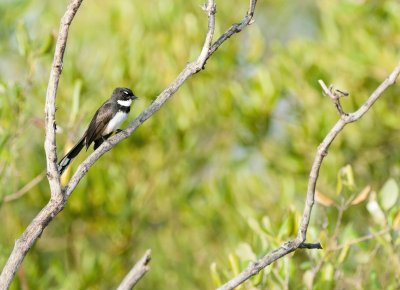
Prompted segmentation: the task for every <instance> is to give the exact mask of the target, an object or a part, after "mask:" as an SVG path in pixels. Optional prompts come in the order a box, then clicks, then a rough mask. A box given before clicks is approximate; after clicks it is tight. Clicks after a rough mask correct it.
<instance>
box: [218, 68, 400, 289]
mask: <svg viewBox="0 0 400 290" xmlns="http://www.w3.org/2000/svg"><path fill="white" fill-rule="evenodd" d="M399 74H400V64H398V65H397V67H396V68H395V69H394V70H393V71H392V73H391V74H390V75H389V76H388V77H387V78H386V79H385V80H384V81H383V82H382V83H381V84H380V85H379V86H378V88H377V89H376V90H375V91H374V92H373V93H372V94H371V95H370V96H369V98H368V99H367V100H366V101H365V103H364V104H363V105H362V106H361V107H360V108H359V109H358V110H357V111H355V112H354V113H351V114H347V115H343V116H341V118H340V119H339V120H338V121H337V122H336V124H335V125H334V126H333V128H332V129H331V130H330V131H329V133H328V134H327V135H326V137H325V138H324V140H323V141H322V143H321V144H320V145H319V146H318V149H317V152H316V154H315V157H314V162H313V164H312V167H311V172H310V176H309V179H308V187H307V197H306V202H305V207H304V212H303V215H302V217H301V221H300V226H299V231H298V233H297V237H296V239H295V240H292V241H288V242H286V243H284V244H283V245H282V246H280V247H279V248H277V249H275V250H273V251H272V252H271V253H269V254H267V255H265V256H264V257H262V258H261V259H259V260H258V261H256V262H254V263H252V264H251V265H250V266H249V267H247V268H246V269H245V270H243V271H242V272H241V273H239V274H238V275H237V276H236V277H234V278H233V279H231V280H230V281H228V282H226V283H225V284H224V285H222V286H220V287H219V288H218V290H228V289H233V288H235V287H237V286H238V285H240V284H242V283H243V282H244V281H246V280H248V279H249V278H251V277H252V276H254V275H256V274H257V273H259V272H260V271H261V270H262V269H264V268H265V267H267V266H268V265H270V264H271V263H273V262H274V261H276V260H278V259H280V258H281V257H283V256H286V255H287V254H289V253H291V252H294V251H295V250H296V249H298V248H299V246H300V245H301V244H302V243H304V241H305V239H306V236H307V229H308V225H309V223H310V218H311V212H312V208H313V205H314V201H315V187H316V184H317V180H318V175H319V170H320V168H321V164H322V161H323V159H324V157H325V156H326V155H327V154H328V148H329V146H330V145H331V144H332V142H333V140H334V139H335V138H336V136H337V135H339V133H340V132H341V131H342V130H343V128H344V127H345V126H346V125H347V124H349V123H352V122H355V121H357V120H359V119H360V118H361V117H362V116H363V115H364V114H365V113H366V112H367V111H368V110H369V109H370V108H371V107H372V105H373V104H374V103H375V102H376V100H377V99H378V98H379V97H380V96H381V95H382V93H383V92H384V91H385V90H386V89H387V88H388V87H390V86H391V85H393V84H394V83H395V81H396V79H397V77H398V76H399Z"/></svg>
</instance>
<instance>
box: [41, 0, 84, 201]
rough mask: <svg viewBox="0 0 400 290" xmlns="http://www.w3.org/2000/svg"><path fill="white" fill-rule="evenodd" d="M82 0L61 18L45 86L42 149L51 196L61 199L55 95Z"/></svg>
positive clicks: (69, 6)
mask: <svg viewBox="0 0 400 290" xmlns="http://www.w3.org/2000/svg"><path fill="white" fill-rule="evenodd" d="M81 3H82V0H73V1H71V3H70V4H69V5H68V8H67V10H66V12H65V14H64V16H63V17H62V18H61V23H60V30H59V33H58V37H57V42H56V49H55V52H54V59H53V65H52V68H51V72H50V79H49V83H48V86H47V93H46V104H45V128H46V139H45V142H44V149H45V151H46V162H47V178H48V180H49V184H50V191H51V198H53V199H59V200H62V199H63V197H62V192H61V183H60V176H59V174H58V171H57V151H56V149H57V147H56V126H57V125H56V120H55V113H56V95H57V89H58V82H59V81H60V75H61V72H62V68H63V61H64V52H65V47H66V45H67V39H68V30H69V26H70V25H71V23H72V20H73V19H74V16H75V14H76V12H77V11H78V9H79V7H80V5H81Z"/></svg>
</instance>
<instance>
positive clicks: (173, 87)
mask: <svg viewBox="0 0 400 290" xmlns="http://www.w3.org/2000/svg"><path fill="white" fill-rule="evenodd" d="M81 2H82V0H73V1H72V2H71V4H70V5H69V6H68V8H67V11H66V13H65V14H64V16H63V18H62V20H61V25H60V33H59V37H58V39H57V44H56V51H55V55H54V63H53V67H52V71H51V74H50V80H49V86H48V89H47V95H46V141H45V150H46V157H47V168H48V169H47V176H48V179H49V184H50V189H51V200H50V201H49V202H48V204H47V205H46V206H45V207H44V208H43V209H42V210H41V211H40V212H39V214H38V215H37V216H36V217H35V218H34V219H33V221H32V222H31V223H30V224H29V226H28V227H27V229H26V230H25V232H24V233H23V234H22V236H21V237H20V238H19V239H18V240H17V241H16V242H15V245H14V249H13V251H12V253H11V255H10V257H9V258H8V261H7V263H6V265H5V266H4V268H3V271H2V273H1V275H0V290H2V289H8V288H9V286H10V284H11V281H12V279H13V278H14V276H15V273H16V271H17V270H18V268H19V267H20V265H21V263H22V261H23V259H24V257H25V256H26V254H27V253H28V251H29V250H30V248H31V247H32V245H33V243H34V242H35V241H36V240H37V239H38V237H39V236H40V235H41V234H42V232H43V230H44V229H45V228H46V227H47V225H48V224H49V223H50V222H51V221H52V220H53V219H54V218H55V217H56V215H57V214H58V213H59V212H60V211H61V210H62V209H63V208H64V207H65V205H66V203H67V200H68V198H69V196H70V195H71V193H72V191H73V190H74V189H75V188H76V186H77V185H78V183H79V181H80V180H81V179H82V178H83V177H84V176H85V174H86V172H87V171H88V170H89V168H90V167H91V166H92V165H93V164H94V162H95V161H96V160H97V159H99V158H100V157H101V156H102V155H104V154H105V153H106V152H108V151H110V150H111V149H112V147H114V146H115V145H116V144H118V143H119V142H121V141H122V140H123V139H125V138H127V137H129V136H130V135H131V134H132V133H133V132H134V131H135V130H136V129H137V128H138V127H139V126H140V125H141V124H142V123H143V122H145V121H146V120H147V119H148V118H150V117H151V116H152V115H154V114H155V113H156V112H157V111H158V110H159V109H160V108H161V106H163V105H164V104H165V102H166V101H167V100H168V99H169V98H171V97H172V96H173V95H174V94H175V93H176V91H177V90H178V89H179V88H180V87H181V86H182V85H183V83H184V82H185V81H186V80H187V79H188V78H189V77H191V76H192V75H194V74H196V73H198V72H199V71H201V70H202V69H203V68H204V65H205V63H206V61H207V59H208V58H209V57H210V56H211V55H212V54H213V53H214V52H215V51H216V49H217V48H218V47H219V46H220V45H221V44H222V43H223V42H224V41H225V40H227V39H228V38H229V37H230V36H232V35H233V34H235V33H238V32H240V31H241V30H242V29H243V28H244V27H245V26H246V25H248V24H250V22H251V20H252V17H253V14H254V9H255V5H256V0H252V1H250V8H249V11H248V12H247V14H246V16H245V18H244V19H243V20H242V21H241V22H240V23H239V24H234V25H232V26H231V28H229V29H228V30H227V31H226V32H225V33H224V34H223V35H221V36H220V37H219V38H218V40H217V41H216V42H214V43H213V44H212V45H211V43H212V38H213V35H214V29H215V12H216V8H215V3H214V0H208V2H207V6H206V10H207V14H208V32H207V35H206V38H205V41H204V45H203V48H202V51H201V53H200V55H199V57H198V59H197V60H196V61H194V62H191V63H189V64H187V65H186V67H185V68H184V69H183V70H182V72H181V73H180V74H179V75H178V76H177V78H176V79H175V80H174V81H173V82H172V83H171V84H170V85H169V86H168V87H167V88H165V89H164V90H163V91H162V92H161V93H160V95H159V96H158V97H157V98H156V99H155V100H154V101H153V103H152V104H151V105H150V106H149V107H148V108H147V109H145V110H144V111H143V112H142V113H141V114H140V115H139V116H138V117H137V118H136V119H135V120H134V121H132V122H131V123H130V124H129V126H128V127H127V128H126V129H125V130H122V131H121V132H119V133H117V134H116V135H115V136H113V137H112V138H110V139H109V140H108V141H106V142H104V143H103V144H102V145H101V146H100V147H99V148H98V149H97V150H96V151H94V152H93V153H92V154H91V155H90V156H89V157H88V158H87V159H86V160H85V161H84V162H83V163H81V164H80V165H79V167H78V169H77V171H76V173H75V174H74V176H73V177H72V178H71V180H70V181H69V183H68V184H67V185H66V186H65V188H64V189H63V190H61V185H60V177H59V175H58V172H57V166H56V162H57V157H56V142H55V126H56V124H55V117H54V115H55V99H56V92H57V87H58V81H59V78H60V74H61V71H62V63H63V55H64V51H65V46H66V41H67V36H68V28H69V26H70V24H71V22H72V20H73V17H74V15H75V14H76V12H77V10H78V9H79V6H80V4H81Z"/></svg>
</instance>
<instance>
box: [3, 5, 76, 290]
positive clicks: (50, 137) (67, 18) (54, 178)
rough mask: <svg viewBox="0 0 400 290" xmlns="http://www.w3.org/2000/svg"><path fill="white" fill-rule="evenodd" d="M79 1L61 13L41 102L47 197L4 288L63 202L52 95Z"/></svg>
mask: <svg viewBox="0 0 400 290" xmlns="http://www.w3.org/2000/svg"><path fill="white" fill-rule="evenodd" d="M82 1H83V0H73V1H71V3H70V4H69V5H68V7H67V10H66V12H65V14H64V16H63V17H62V18H61V23H60V30H59V33H58V38H57V42H56V48H55V52H54V59H53V65H52V69H51V72H50V79H49V83H48V87H47V93H46V104H45V128H46V139H45V143H44V147H45V151H46V162H47V178H48V180H49V185H50V191H51V200H50V201H49V203H48V204H47V205H46V206H45V207H44V208H43V209H42V210H41V211H40V213H39V214H38V215H37V216H36V217H35V218H34V219H33V221H32V222H31V223H30V225H29V226H28V227H27V229H26V230H25V232H24V233H23V234H22V236H21V237H20V238H19V239H18V240H17V241H16V242H15V245H14V249H13V251H12V252H11V255H10V257H9V258H8V261H7V263H6V265H5V266H4V268H3V271H2V272H1V274H0V289H8V288H9V287H10V284H11V282H12V280H13V279H14V276H15V273H16V272H17V270H18V269H19V267H20V265H21V263H22V261H23V259H24V257H25V256H26V254H27V253H28V251H29V249H30V248H31V247H32V245H33V243H34V242H35V241H36V240H37V238H38V237H39V236H40V235H41V234H42V232H43V230H44V228H45V227H46V226H47V224H48V223H49V222H50V221H51V220H52V219H53V218H54V217H55V216H56V215H57V214H58V213H59V212H60V211H61V210H62V209H63V208H64V206H65V202H64V198H63V196H62V191H61V184H60V177H59V174H58V171H57V164H56V162H57V154H56V136H55V129H56V122H55V111H56V94H57V88H58V82H59V80H60V75H61V71H62V64H63V59H64V51H65V47H66V44H67V38H68V30H69V27H70V25H71V22H72V20H73V19H74V16H75V14H76V12H77V11H78V9H79V7H80V5H81V3H82Z"/></svg>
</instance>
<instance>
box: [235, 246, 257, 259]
mask: <svg viewBox="0 0 400 290" xmlns="http://www.w3.org/2000/svg"><path fill="white" fill-rule="evenodd" d="M236 255H237V256H238V257H239V258H240V260H241V261H255V260H257V257H256V254H254V252H253V250H252V248H251V246H250V245H249V244H248V243H241V244H240V245H239V246H238V247H237V249H236Z"/></svg>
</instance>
